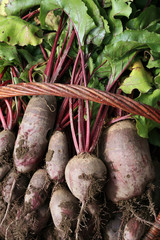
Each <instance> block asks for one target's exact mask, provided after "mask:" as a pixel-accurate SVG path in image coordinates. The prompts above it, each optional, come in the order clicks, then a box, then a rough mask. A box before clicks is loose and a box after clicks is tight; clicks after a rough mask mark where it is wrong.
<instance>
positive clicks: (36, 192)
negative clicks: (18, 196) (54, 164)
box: [24, 169, 50, 212]
mask: <svg viewBox="0 0 160 240" xmlns="http://www.w3.org/2000/svg"><path fill="white" fill-rule="evenodd" d="M49 187H50V181H49V178H48V176H47V172H46V170H45V169H38V170H37V171H36V172H35V173H34V174H33V176H32V178H31V180H30V182H29V185H28V187H27V190H26V193H25V196H24V207H25V211H26V212H30V211H33V210H36V209H38V208H39V207H40V206H42V205H43V204H44V202H45V200H46V199H47V197H48V194H49Z"/></svg>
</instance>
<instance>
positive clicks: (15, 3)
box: [0, 0, 40, 16]
mask: <svg viewBox="0 0 160 240" xmlns="http://www.w3.org/2000/svg"><path fill="white" fill-rule="evenodd" d="M39 5H40V0H34V1H33V0H27V1H26V0H2V1H1V3H0V15H3V16H9V15H15V16H22V14H23V13H24V12H26V11H27V10H28V9H30V8H33V7H35V6H37V7H38V6H39Z"/></svg>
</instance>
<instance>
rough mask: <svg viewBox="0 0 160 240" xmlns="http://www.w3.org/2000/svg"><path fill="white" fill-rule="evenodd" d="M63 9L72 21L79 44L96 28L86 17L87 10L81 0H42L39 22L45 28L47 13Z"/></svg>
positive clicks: (92, 21)
mask: <svg viewBox="0 0 160 240" xmlns="http://www.w3.org/2000/svg"><path fill="white" fill-rule="evenodd" d="M54 9H63V10H64V11H65V13H66V14H67V15H68V16H69V17H70V19H71V20H72V22H73V24H74V26H75V28H76V31H77V33H78V36H79V39H80V42H81V44H84V40H85V37H86V36H87V34H88V33H89V32H90V31H91V30H92V29H93V28H95V27H96V24H95V22H94V20H93V19H92V18H91V17H90V16H89V15H88V8H87V7H86V5H85V3H84V2H83V1H81V0H76V1H75V0H70V1H67V0H42V1H41V5H40V21H41V24H42V26H45V18H46V15H47V13H48V12H49V11H51V10H54Z"/></svg>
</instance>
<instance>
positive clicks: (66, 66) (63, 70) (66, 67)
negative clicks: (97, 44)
mask: <svg viewBox="0 0 160 240" xmlns="http://www.w3.org/2000/svg"><path fill="white" fill-rule="evenodd" d="M72 61H73V60H72V59H71V58H69V60H68V61H67V63H66V64H65V66H64V67H63V69H62V71H61V72H60V74H59V76H58V80H59V79H61V78H62V76H63V75H64V73H65V72H66V70H68V68H69V66H70V65H71V63H72Z"/></svg>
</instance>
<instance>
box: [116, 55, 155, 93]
mask: <svg viewBox="0 0 160 240" xmlns="http://www.w3.org/2000/svg"><path fill="white" fill-rule="evenodd" d="M152 81H153V78H152V76H151V74H150V73H149V72H147V71H146V70H145V68H144V67H143V65H142V62H141V61H140V60H137V61H136V62H134V64H133V66H132V71H131V73H130V75H129V77H128V78H126V79H125V80H124V82H123V83H122V85H121V87H120V88H121V89H122V91H123V92H125V93H128V94H130V93H131V92H132V90H133V89H138V90H139V91H140V92H141V93H146V92H148V91H149V90H150V89H151V87H152V86H151V84H152Z"/></svg>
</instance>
